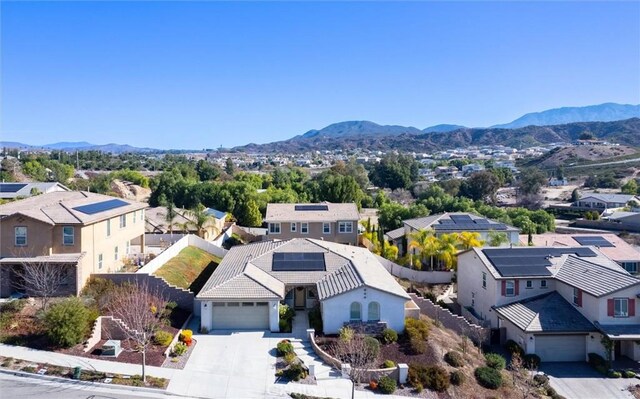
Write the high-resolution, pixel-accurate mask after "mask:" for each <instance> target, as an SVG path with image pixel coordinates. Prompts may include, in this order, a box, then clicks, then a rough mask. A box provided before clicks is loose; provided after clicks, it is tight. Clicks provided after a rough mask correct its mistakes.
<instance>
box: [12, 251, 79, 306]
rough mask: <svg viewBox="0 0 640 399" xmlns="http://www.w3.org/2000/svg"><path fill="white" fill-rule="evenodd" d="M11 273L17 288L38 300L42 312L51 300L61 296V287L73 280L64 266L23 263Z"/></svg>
mask: <svg viewBox="0 0 640 399" xmlns="http://www.w3.org/2000/svg"><path fill="white" fill-rule="evenodd" d="M25 259H28V258H25ZM13 271H14V273H15V275H16V279H15V281H16V284H17V288H18V289H20V290H22V291H24V292H25V293H26V294H27V295H29V296H32V297H37V298H40V300H41V301H42V310H47V306H48V304H49V302H50V301H51V299H52V298H54V297H56V296H59V295H62V292H61V290H62V286H63V285H64V284H66V283H68V282H71V281H72V280H73V277H72V276H73V272H72V270H71V268H70V267H69V266H66V265H58V264H49V263H45V262H38V261H24V262H22V263H21V264H20V265H19V266H18V267H16V268H14V270H13Z"/></svg>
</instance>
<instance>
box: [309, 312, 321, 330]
mask: <svg viewBox="0 0 640 399" xmlns="http://www.w3.org/2000/svg"><path fill="white" fill-rule="evenodd" d="M309 326H310V327H311V328H313V329H314V330H316V334H322V331H323V326H322V312H321V311H320V305H316V306H314V307H313V309H311V310H310V311H309Z"/></svg>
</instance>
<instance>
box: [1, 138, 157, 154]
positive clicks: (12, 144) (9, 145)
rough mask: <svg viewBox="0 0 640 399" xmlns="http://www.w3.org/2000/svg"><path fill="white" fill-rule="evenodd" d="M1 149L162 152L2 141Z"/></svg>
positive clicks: (118, 146)
mask: <svg viewBox="0 0 640 399" xmlns="http://www.w3.org/2000/svg"><path fill="white" fill-rule="evenodd" d="M0 147H6V148H18V149H25V150H37V149H44V150H63V151H76V150H79V151H102V152H110V153H113V154H122V153H125V152H159V151H160V150H157V149H154V148H148V147H134V146H131V145H128V144H115V143H110V144H91V143H87V142H86V141H80V142H59V143H51V144H44V145H31V144H25V143H19V142H15V141H0Z"/></svg>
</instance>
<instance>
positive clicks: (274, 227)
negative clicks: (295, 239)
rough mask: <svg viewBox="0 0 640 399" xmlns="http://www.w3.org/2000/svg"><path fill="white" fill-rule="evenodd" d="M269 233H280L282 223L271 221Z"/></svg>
mask: <svg viewBox="0 0 640 399" xmlns="http://www.w3.org/2000/svg"><path fill="white" fill-rule="evenodd" d="M269 234H280V223H269Z"/></svg>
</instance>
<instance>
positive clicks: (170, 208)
mask: <svg viewBox="0 0 640 399" xmlns="http://www.w3.org/2000/svg"><path fill="white" fill-rule="evenodd" d="M163 205H164V207H165V208H167V214H166V215H164V220H165V222H167V227H169V234H171V235H173V225H174V223H173V219H174V218H175V217H176V216H177V215H178V211H176V206H175V205H174V204H173V202H171V201H165V202H164V203H163Z"/></svg>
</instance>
